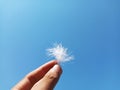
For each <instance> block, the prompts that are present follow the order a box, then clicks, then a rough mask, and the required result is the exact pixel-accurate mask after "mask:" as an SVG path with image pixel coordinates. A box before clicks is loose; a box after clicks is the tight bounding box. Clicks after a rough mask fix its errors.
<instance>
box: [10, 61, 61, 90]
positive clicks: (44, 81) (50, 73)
mask: <svg viewBox="0 0 120 90" xmlns="http://www.w3.org/2000/svg"><path fill="white" fill-rule="evenodd" d="M61 74H62V69H61V67H60V65H59V64H58V63H57V61H56V60H52V61H50V62H48V63H45V64H44V65H42V66H40V67H39V68H37V69H36V70H34V71H32V72H30V73H29V74H28V75H26V76H25V77H24V78H23V79H22V80H21V81H20V82H19V83H18V84H17V85H15V86H14V87H13V88H12V90H53V89H54V87H55V85H56V84H57V82H58V80H59V78H60V75H61Z"/></svg>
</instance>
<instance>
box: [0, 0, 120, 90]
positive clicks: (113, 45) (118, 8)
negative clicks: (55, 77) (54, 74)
mask: <svg viewBox="0 0 120 90" xmlns="http://www.w3.org/2000/svg"><path fill="white" fill-rule="evenodd" d="M55 42H62V44H63V45H64V46H65V47H68V48H69V49H70V51H72V53H73V55H74V56H75V59H74V60H73V61H71V62H68V63H64V64H62V68H63V71H64V72H63V74H62V77H61V79H60V81H59V83H58V85H57V86H56V88H55V90H120V0H0V90H10V88H11V87H12V86H13V85H15V84H16V83H17V82H18V81H19V80H21V79H22V78H23V77H24V76H25V75H26V74H27V73H28V72H30V71H32V70H34V69H35V68H37V67H39V66H40V65H42V64H43V63H46V62H47V61H49V60H51V59H50V58H49V57H47V56H46V51H45V49H46V48H48V47H51V46H52V44H53V43H55Z"/></svg>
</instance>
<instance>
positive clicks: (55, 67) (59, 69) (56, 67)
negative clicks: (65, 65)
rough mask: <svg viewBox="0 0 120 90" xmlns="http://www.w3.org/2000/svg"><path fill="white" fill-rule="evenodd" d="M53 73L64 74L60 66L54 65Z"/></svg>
mask: <svg viewBox="0 0 120 90" xmlns="http://www.w3.org/2000/svg"><path fill="white" fill-rule="evenodd" d="M51 70H52V71H53V72H58V73H60V74H61V73H62V70H61V68H60V66H59V65H58V64H56V65H54V66H53V68H52V69H51Z"/></svg>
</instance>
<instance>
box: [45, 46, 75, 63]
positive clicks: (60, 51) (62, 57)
mask: <svg viewBox="0 0 120 90" xmlns="http://www.w3.org/2000/svg"><path fill="white" fill-rule="evenodd" d="M47 53H48V55H49V56H51V57H54V58H55V59H56V60H57V61H58V62H66V61H70V60H72V59H73V56H70V55H69V54H68V49H67V48H64V47H63V46H62V44H55V45H54V47H53V48H49V49H47Z"/></svg>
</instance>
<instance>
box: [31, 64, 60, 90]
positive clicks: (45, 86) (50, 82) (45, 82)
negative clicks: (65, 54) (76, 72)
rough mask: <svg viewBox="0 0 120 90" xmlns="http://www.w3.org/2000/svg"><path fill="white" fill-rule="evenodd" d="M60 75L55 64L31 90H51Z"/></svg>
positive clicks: (58, 68)
mask: <svg viewBox="0 0 120 90" xmlns="http://www.w3.org/2000/svg"><path fill="white" fill-rule="evenodd" d="M61 73H62V69H61V67H60V65H58V64H56V65H54V67H53V68H51V69H50V70H49V71H48V72H47V73H46V75H45V76H44V77H43V78H42V79H41V80H39V81H38V82H37V83H36V84H35V85H34V86H33V88H32V89H31V90H53V88H54V87H55V85H56V83H57V82H58V80H59V77H60V75H61Z"/></svg>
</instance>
